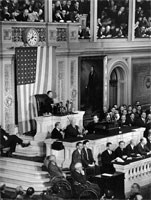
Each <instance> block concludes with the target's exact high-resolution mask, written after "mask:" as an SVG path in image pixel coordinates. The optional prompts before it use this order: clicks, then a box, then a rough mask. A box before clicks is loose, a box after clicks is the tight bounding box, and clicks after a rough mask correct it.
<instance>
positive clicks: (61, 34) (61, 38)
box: [57, 28, 67, 42]
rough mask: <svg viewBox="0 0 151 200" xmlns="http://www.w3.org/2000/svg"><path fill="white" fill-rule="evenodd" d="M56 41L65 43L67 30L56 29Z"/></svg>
mask: <svg viewBox="0 0 151 200" xmlns="http://www.w3.org/2000/svg"><path fill="white" fill-rule="evenodd" d="M57 41H58V42H59V41H67V29H66V28H57Z"/></svg>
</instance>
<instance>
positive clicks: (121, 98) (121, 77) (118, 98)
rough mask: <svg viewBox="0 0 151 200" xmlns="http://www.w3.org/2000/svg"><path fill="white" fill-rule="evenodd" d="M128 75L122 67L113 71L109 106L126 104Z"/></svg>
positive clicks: (110, 82) (110, 81)
mask: <svg viewBox="0 0 151 200" xmlns="http://www.w3.org/2000/svg"><path fill="white" fill-rule="evenodd" d="M126 94H127V93H126V75H125V71H124V70H123V68H122V67H119V66H118V67H116V68H114V69H113V70H112V72H111V74H110V80H109V105H110V106H111V107H112V106H113V105H114V104H116V105H118V106H120V105H122V104H125V103H126V98H125V97H126Z"/></svg>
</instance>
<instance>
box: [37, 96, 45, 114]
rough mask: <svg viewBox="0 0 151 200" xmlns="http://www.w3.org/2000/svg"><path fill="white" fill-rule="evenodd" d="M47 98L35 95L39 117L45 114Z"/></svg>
mask: <svg viewBox="0 0 151 200" xmlns="http://www.w3.org/2000/svg"><path fill="white" fill-rule="evenodd" d="M47 98H48V96H47V95H46V94H36V95H35V99H36V106H37V114H38V116H43V114H44V113H45V101H46V99H47Z"/></svg>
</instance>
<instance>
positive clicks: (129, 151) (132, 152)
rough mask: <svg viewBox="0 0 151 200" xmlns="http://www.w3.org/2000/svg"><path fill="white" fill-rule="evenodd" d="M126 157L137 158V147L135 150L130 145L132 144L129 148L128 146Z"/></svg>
mask: <svg viewBox="0 0 151 200" xmlns="http://www.w3.org/2000/svg"><path fill="white" fill-rule="evenodd" d="M125 150H126V155H127V156H128V157H135V156H136V154H137V150H136V147H134V148H133V149H132V146H131V145H130V144H128V145H127V146H126V149H125Z"/></svg>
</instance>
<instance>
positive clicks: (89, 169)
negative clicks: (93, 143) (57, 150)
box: [82, 140, 100, 175]
mask: <svg viewBox="0 0 151 200" xmlns="http://www.w3.org/2000/svg"><path fill="white" fill-rule="evenodd" d="M82 164H83V167H84V168H85V170H86V174H87V175H96V174H100V167H99V166H97V165H95V160H94V158H93V154H92V150H91V149H90V148H89V140H85V141H84V142H83V149H82Z"/></svg>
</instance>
